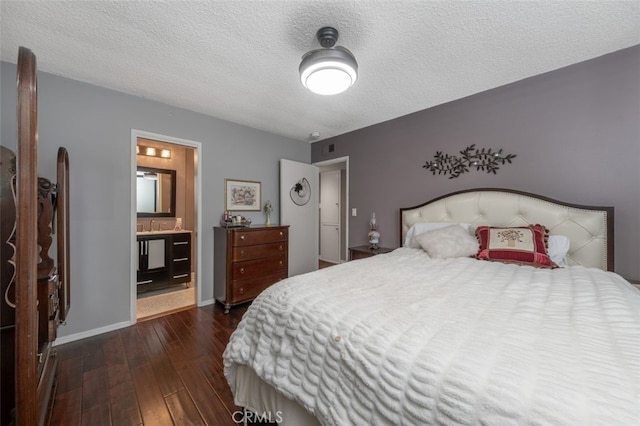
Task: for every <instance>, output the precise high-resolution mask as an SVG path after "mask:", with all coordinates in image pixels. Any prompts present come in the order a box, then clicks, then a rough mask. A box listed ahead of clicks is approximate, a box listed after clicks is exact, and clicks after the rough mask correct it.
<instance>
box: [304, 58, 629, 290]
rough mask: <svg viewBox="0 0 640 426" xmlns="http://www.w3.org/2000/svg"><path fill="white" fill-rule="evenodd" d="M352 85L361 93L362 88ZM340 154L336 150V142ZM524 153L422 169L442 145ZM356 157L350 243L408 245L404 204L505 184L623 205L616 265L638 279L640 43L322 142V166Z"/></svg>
mask: <svg viewBox="0 0 640 426" xmlns="http://www.w3.org/2000/svg"><path fill="white" fill-rule="evenodd" d="M351 90H358V89H357V86H354V87H353V88H352V89H351ZM329 144H334V146H335V150H334V152H332V153H331V154H326V152H327V151H328V149H327V146H328V145H329ZM471 144H476V146H477V147H486V148H493V149H500V148H502V149H504V152H505V153H513V154H516V155H517V157H516V158H515V159H514V162H513V164H510V165H509V164H507V165H505V166H503V167H501V169H500V170H499V171H498V173H497V174H496V175H493V174H491V175H488V174H486V173H482V172H475V171H474V172H470V173H468V174H464V175H462V176H460V177H458V178H455V179H448V177H447V176H442V175H440V176H438V175H436V176H433V175H431V173H429V172H427V171H426V170H425V169H423V168H422V165H423V164H424V163H425V161H427V160H431V159H432V158H433V155H434V154H435V153H436V151H442V152H444V153H450V154H457V153H458V152H459V151H460V150H462V149H464V148H465V147H467V146H469V145H471ZM342 156H349V171H350V180H349V183H350V200H349V205H350V207H355V208H357V209H358V216H357V217H350V218H349V219H350V224H349V244H350V245H352V246H355V245H358V244H365V243H366V235H367V232H368V221H369V217H370V215H371V212H372V211H375V213H376V217H377V219H378V225H379V231H380V233H381V244H382V245H383V246H387V247H398V246H399V244H400V242H399V235H398V234H399V225H398V221H399V213H398V209H399V208H400V207H409V206H413V205H417V204H420V203H422V202H424V201H427V200H430V199H432V198H435V197H437V196H440V195H443V194H446V193H449V192H453V191H458V190H462V189H469V188H479V187H500V188H511V189H517V190H521V191H527V192H533V193H537V194H541V195H545V196H547V197H551V198H554V199H558V200H563V201H567V202H571V203H576V204H588V205H603V206H614V207H615V242H616V244H615V264H616V271H617V272H618V273H620V274H621V275H623V276H625V277H627V278H630V279H636V280H638V279H640V46H634V47H631V48H628V49H624V50H621V51H618V52H614V53H611V54H608V55H605V56H602V57H599V58H595V59H592V60H589V61H586V62H582V63H579V64H575V65H572V66H569V67H566V68H562V69H559V70H555V71H552V72H549V73H546V74H542V75H538V76H534V77H531V78H528V79H525V80H522V81H518V82H514V83H512V84H509V85H506V86H502V87H499V88H496V89H493V90H489V91H486V92H482V93H478V94H475V95H473V96H470V97H467V98H464V99H460V100H456V101H453V102H450V103H447V104H444V105H440V106H436V107H433V108H429V109H426V110H424V111H420V112H417V113H414V114H411V115H407V116H404V117H400V118H397V119H395V120H391V121H388V122H385V123H380V124H377V125H374V126H371V127H368V128H365V129H361V130H358V131H354V132H351V133H348V134H345V135H341V136H338V137H334V138H331V139H326V140H323V141H319V142H316V143H314V144H313V145H312V148H311V158H312V162H319V161H324V160H327V159H331V158H337V157H342Z"/></svg>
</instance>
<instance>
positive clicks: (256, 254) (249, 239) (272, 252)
mask: <svg viewBox="0 0 640 426" xmlns="http://www.w3.org/2000/svg"><path fill="white" fill-rule="evenodd" d="M213 231H214V232H213V234H214V273H213V276H214V296H215V298H216V300H217V301H219V302H221V303H223V304H224V306H225V313H229V308H231V306H233V305H237V304H240V303H244V302H248V301H250V300H253V299H255V298H256V296H257V295H258V294H260V293H261V292H262V291H263V290H264V289H266V288H267V287H269V286H270V285H271V284H273V283H276V282H278V281H280V280H282V279H284V278H287V276H288V274H289V267H288V259H289V227H288V226H275V225H274V226H251V227H241V228H223V227H215V228H214V229H213Z"/></svg>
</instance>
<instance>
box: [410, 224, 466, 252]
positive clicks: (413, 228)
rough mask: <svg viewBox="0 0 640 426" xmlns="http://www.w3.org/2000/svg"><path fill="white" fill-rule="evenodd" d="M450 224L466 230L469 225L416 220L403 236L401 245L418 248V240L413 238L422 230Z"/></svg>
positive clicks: (426, 230) (427, 230) (431, 229)
mask: <svg viewBox="0 0 640 426" xmlns="http://www.w3.org/2000/svg"><path fill="white" fill-rule="evenodd" d="M451 225H460V226H462V227H463V228H464V229H465V230H466V231H467V232H468V231H469V226H470V225H469V224H468V223H456V222H416V223H414V224H413V225H412V226H411V228H409V230H408V231H407V235H406V236H405V238H404V244H403V247H409V248H420V244H418V242H417V241H415V240H414V238H415V237H416V236H417V235H419V234H422V233H424V232H429V231H435V230H436V229H441V228H445V227H447V226H451Z"/></svg>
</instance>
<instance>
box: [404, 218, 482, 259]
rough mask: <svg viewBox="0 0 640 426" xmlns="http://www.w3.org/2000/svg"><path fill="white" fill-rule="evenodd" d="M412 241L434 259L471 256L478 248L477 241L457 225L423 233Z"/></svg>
mask: <svg viewBox="0 0 640 426" xmlns="http://www.w3.org/2000/svg"><path fill="white" fill-rule="evenodd" d="M414 239H415V240H416V241H417V242H418V244H420V246H421V247H422V249H423V250H424V251H426V252H427V254H428V255H429V256H431V257H433V258H436V259H447V258H449V257H469V256H473V255H475V254H477V253H478V248H479V244H478V240H476V239H475V237H473V236H471V234H469V231H467V230H465V229H464V227H462V226H461V225H458V224H455V225H450V226H447V227H445V228H440V229H436V230H434V231H428V232H423V233H422V234H419V235H417V236H416V237H415V238H414Z"/></svg>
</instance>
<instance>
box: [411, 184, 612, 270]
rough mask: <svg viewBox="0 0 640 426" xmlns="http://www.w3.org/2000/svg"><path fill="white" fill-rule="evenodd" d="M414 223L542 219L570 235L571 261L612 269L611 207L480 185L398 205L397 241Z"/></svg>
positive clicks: (556, 230) (502, 223) (509, 222)
mask: <svg viewBox="0 0 640 426" xmlns="http://www.w3.org/2000/svg"><path fill="white" fill-rule="evenodd" d="M416 222H464V223H470V224H471V225H472V229H474V230H475V228H476V227H477V226H480V225H493V226H523V225H529V224H541V225H544V226H546V227H547V228H548V229H549V233H550V235H565V236H567V237H569V239H570V240H571V248H570V249H569V254H568V255H567V263H568V264H569V265H583V266H593V267H596V268H600V269H604V270H607V271H613V207H592V206H580V205H574V204H567V203H563V202H560V201H556V200H552V199H549V198H546V197H542V196H539V195H535V194H529V193H526V192H518V191H512V190H507V189H494V188H482V189H472V190H466V191H460V192H454V193H452V194H448V195H444V196H442V197H438V198H436V199H434V200H431V201H428V202H426V203H424V204H421V205H419V206H414V207H407V208H401V209H400V235H401V240H400V241H401V244H403V243H404V238H405V235H406V233H407V231H408V230H409V228H410V227H411V225H413V224H414V223H416Z"/></svg>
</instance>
